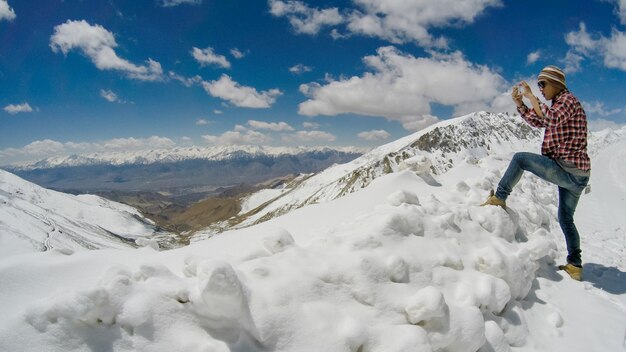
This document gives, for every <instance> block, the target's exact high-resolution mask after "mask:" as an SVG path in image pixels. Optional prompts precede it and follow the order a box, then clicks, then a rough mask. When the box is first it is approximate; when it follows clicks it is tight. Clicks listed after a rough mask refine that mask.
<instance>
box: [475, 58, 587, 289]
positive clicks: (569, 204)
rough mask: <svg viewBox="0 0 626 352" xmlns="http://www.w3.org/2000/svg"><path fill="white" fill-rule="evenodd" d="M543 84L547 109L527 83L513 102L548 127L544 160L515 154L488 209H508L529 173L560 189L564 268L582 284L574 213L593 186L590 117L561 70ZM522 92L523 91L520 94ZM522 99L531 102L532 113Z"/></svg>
mask: <svg viewBox="0 0 626 352" xmlns="http://www.w3.org/2000/svg"><path fill="white" fill-rule="evenodd" d="M538 85H539V89H540V90H541V93H542V94H543V96H544V97H545V98H546V100H551V101H552V106H550V107H548V106H547V105H546V104H543V103H541V102H540V101H539V99H537V97H535V96H534V95H533V93H532V91H531V90H530V87H529V86H528V83H526V82H524V81H522V82H521V83H520V84H519V85H518V86H519V88H518V86H515V87H514V88H513V94H512V97H513V101H514V102H515V104H517V111H518V112H519V113H520V115H521V116H522V118H523V119H524V120H525V121H526V122H527V123H528V124H530V125H531V126H533V127H537V128H545V133H544V138H543V143H542V145H541V155H538V154H533V153H516V154H515V155H514V156H513V160H511V163H510V164H509V167H508V168H507V170H506V172H505V174H504V176H503V177H502V179H501V180H500V183H499V184H498V189H497V191H496V193H495V194H494V193H493V191H491V195H490V196H489V198H488V199H487V201H486V202H485V203H484V204H483V205H498V206H501V207H503V208H506V199H507V197H508V196H509V194H511V191H512V190H513V187H515V185H516V184H517V182H518V181H519V179H520V178H521V177H522V174H523V173H524V171H530V172H532V173H533V174H535V175H537V176H539V177H540V178H542V179H544V180H546V181H548V182H551V183H554V184H556V185H557V186H558V187H559V211H558V218H559V224H560V225H561V230H563V234H564V235H565V241H566V242H567V252H568V256H567V264H565V265H561V266H559V269H561V270H565V271H566V272H567V273H568V274H569V275H570V276H571V277H572V278H573V279H575V280H578V281H580V280H582V259H581V250H580V238H579V235H578V230H577V229H576V226H575V225H574V211H575V210H576V205H577V204H578V198H579V197H580V195H581V193H582V191H583V190H584V189H585V187H586V186H587V183H588V182H589V176H590V170H591V162H590V160H589V156H588V155H587V117H586V115H585V111H584V110H583V108H582V106H581V104H580V102H579V101H578V99H576V97H574V95H572V93H570V91H569V90H568V89H567V86H566V85H565V73H563V71H562V70H561V69H560V68H558V67H556V66H548V67H546V68H544V69H543V70H542V71H541V73H539V76H538ZM520 90H521V91H520ZM522 98H527V99H528V100H529V101H530V103H531V105H532V108H528V107H527V106H526V104H525V103H524V101H523V99H522Z"/></svg>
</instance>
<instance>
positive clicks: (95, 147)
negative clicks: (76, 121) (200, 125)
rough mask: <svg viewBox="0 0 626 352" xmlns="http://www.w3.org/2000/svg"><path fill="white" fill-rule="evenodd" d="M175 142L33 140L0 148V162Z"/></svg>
mask: <svg viewBox="0 0 626 352" xmlns="http://www.w3.org/2000/svg"><path fill="white" fill-rule="evenodd" d="M175 146H176V143H175V142H174V141H172V140H171V139H169V138H166V137H159V136H152V137H149V138H133V137H131V138H115V139H111V140H106V141H102V142H94V143H85V142H72V141H69V142H59V141H55V140H51V139H44V140H39V141H34V142H32V143H29V144H27V145H25V146H24V147H21V148H7V149H4V150H0V164H7V163H16V162H23V161H36V160H41V159H45V158H49V157H58V156H66V155H71V154H88V153H106V152H124V151H139V150H151V149H169V148H173V147H175Z"/></svg>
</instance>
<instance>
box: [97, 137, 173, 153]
mask: <svg viewBox="0 0 626 352" xmlns="http://www.w3.org/2000/svg"><path fill="white" fill-rule="evenodd" d="M175 146H176V143H175V142H174V141H172V140H171V139H169V138H167V137H159V136H152V137H149V138H133V137H130V138H115V139H111V140H108V141H105V142H103V143H101V144H98V147H100V148H102V149H103V150H105V151H127V150H146V149H168V148H173V147H175Z"/></svg>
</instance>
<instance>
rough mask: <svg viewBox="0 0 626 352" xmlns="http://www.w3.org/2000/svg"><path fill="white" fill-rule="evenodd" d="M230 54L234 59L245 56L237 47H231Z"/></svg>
mask: <svg viewBox="0 0 626 352" xmlns="http://www.w3.org/2000/svg"><path fill="white" fill-rule="evenodd" d="M230 54H231V55H232V56H233V57H234V58H235V59H243V58H244V57H245V56H246V53H244V52H242V51H241V50H239V49H237V48H232V49H230Z"/></svg>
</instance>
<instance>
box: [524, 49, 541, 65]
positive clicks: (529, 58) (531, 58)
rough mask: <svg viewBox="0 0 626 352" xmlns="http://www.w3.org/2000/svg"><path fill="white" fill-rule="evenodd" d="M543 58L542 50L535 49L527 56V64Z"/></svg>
mask: <svg viewBox="0 0 626 352" xmlns="http://www.w3.org/2000/svg"><path fill="white" fill-rule="evenodd" d="M540 58H541V50H537V51H533V52H532V53H530V54H528V56H527V57H526V64H528V65H532V64H534V63H535V62H537V60H539V59H540Z"/></svg>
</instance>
